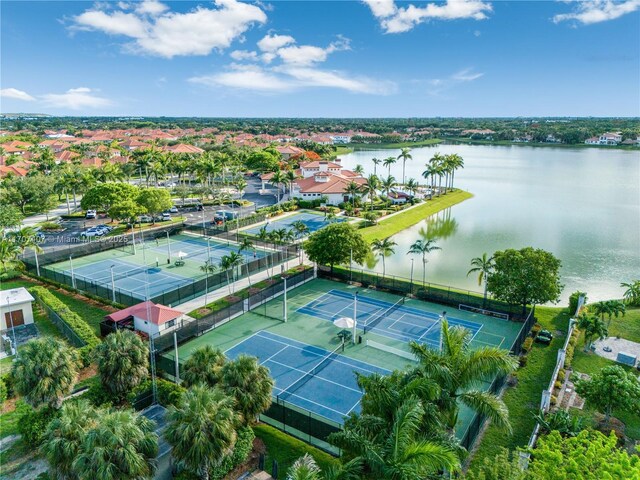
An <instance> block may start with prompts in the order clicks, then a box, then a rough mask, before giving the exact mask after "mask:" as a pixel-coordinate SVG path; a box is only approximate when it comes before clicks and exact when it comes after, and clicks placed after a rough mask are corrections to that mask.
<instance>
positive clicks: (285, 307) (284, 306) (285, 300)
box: [281, 265, 287, 323]
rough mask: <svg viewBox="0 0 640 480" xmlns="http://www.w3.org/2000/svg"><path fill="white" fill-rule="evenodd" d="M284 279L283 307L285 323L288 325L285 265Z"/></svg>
mask: <svg viewBox="0 0 640 480" xmlns="http://www.w3.org/2000/svg"><path fill="white" fill-rule="evenodd" d="M282 272H283V273H282V274H281V275H282V279H283V280H284V303H283V305H282V308H283V319H284V323H287V276H286V275H285V274H284V265H282Z"/></svg>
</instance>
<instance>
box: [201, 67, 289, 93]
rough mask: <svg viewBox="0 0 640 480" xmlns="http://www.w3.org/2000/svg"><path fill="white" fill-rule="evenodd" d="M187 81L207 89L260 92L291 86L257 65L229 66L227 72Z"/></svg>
mask: <svg viewBox="0 0 640 480" xmlns="http://www.w3.org/2000/svg"><path fill="white" fill-rule="evenodd" d="M189 81H190V82H192V83H199V84H202V85H206V86H209V87H216V86H223V87H230V88H234V89H241V90H254V91H262V92H282V91H287V90H291V89H292V85H291V84H290V82H288V81H287V80H286V79H282V78H280V77H279V76H277V75H274V74H272V73H270V72H268V71H265V70H264V69H263V68H262V67H260V66H258V65H231V67H230V71H228V72H223V73H215V74H212V75H204V76H201V77H193V78H190V79H189Z"/></svg>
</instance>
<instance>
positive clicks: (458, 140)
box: [444, 137, 638, 150]
mask: <svg viewBox="0 0 640 480" xmlns="http://www.w3.org/2000/svg"><path fill="white" fill-rule="evenodd" d="M444 141H448V142H456V143H462V144H467V145H472V144H473V145H496V146H509V147H511V146H515V147H555V148H601V149H602V150H607V149H620V150H636V149H637V148H638V147H637V146H635V145H587V144H585V143H571V144H568V143H544V142H512V141H510V140H480V139H478V140H472V139H470V138H465V137H450V138H446V139H445V140H444Z"/></svg>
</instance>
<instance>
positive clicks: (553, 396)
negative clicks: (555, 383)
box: [549, 395, 558, 405]
mask: <svg viewBox="0 0 640 480" xmlns="http://www.w3.org/2000/svg"><path fill="white" fill-rule="evenodd" d="M549 403H550V404H551V405H555V404H556V403H558V397H556V396H555V395H551V399H550V400H549Z"/></svg>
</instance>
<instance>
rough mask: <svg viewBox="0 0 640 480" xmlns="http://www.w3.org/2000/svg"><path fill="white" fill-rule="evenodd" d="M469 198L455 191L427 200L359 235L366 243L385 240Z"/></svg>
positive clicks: (470, 195)
mask: <svg viewBox="0 0 640 480" xmlns="http://www.w3.org/2000/svg"><path fill="white" fill-rule="evenodd" d="M471 197H473V195H472V194H471V193H469V192H465V191H464V190H456V191H454V192H450V193H447V194H446V195H443V196H441V197H434V198H433V200H427V201H425V202H423V203H420V204H418V206H416V207H413V208H409V209H407V210H403V211H401V212H400V213H397V214H396V215H394V216H393V217H389V218H383V219H382V220H380V221H379V222H378V224H377V225H374V226H371V227H365V228H363V229H361V230H360V233H361V234H362V236H363V237H364V239H365V240H366V241H367V242H372V241H373V240H375V239H378V238H387V237H390V236H391V235H395V234H396V233H398V232H400V231H402V230H404V229H405V228H409V227H410V226H412V225H415V224H416V223H418V222H420V221H422V220H424V219H425V218H427V217H428V216H429V215H433V214H434V213H437V212H439V211H440V210H444V209H445V208H448V207H450V206H452V205H455V204H457V203H460V202H463V201H465V200H467V199H469V198H471Z"/></svg>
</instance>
